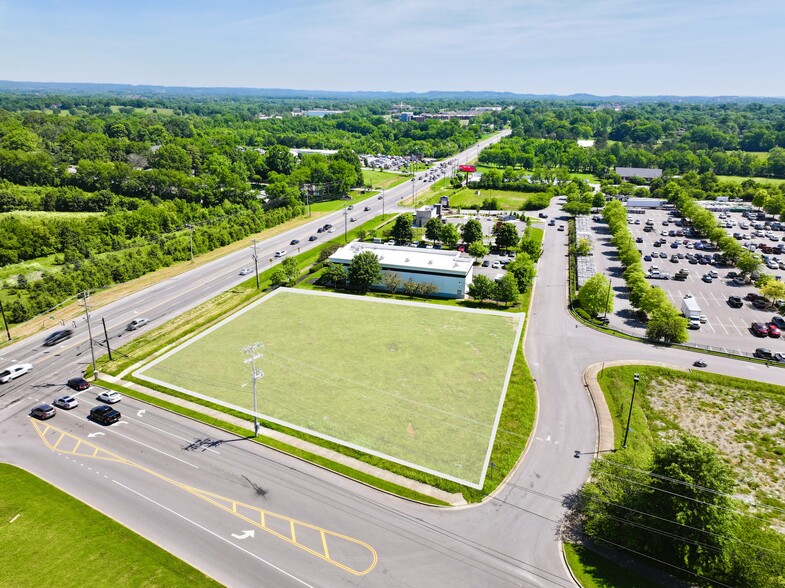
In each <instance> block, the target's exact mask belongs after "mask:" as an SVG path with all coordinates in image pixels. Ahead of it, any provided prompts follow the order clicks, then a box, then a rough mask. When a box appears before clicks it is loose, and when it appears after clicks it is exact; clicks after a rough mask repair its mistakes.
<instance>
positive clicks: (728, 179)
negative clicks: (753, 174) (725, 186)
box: [717, 176, 785, 184]
mask: <svg viewBox="0 0 785 588" xmlns="http://www.w3.org/2000/svg"><path fill="white" fill-rule="evenodd" d="M717 179H718V180H720V181H722V182H733V183H734V184H741V183H742V182H746V181H747V180H754V181H756V182H761V183H767V182H768V183H770V184H782V183H783V182H785V179H782V178H748V177H746V176H717Z"/></svg>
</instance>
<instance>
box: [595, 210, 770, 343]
mask: <svg viewBox="0 0 785 588" xmlns="http://www.w3.org/2000/svg"><path fill="white" fill-rule="evenodd" d="M668 213H669V211H667V210H660V209H657V210H647V211H645V212H644V213H643V214H629V215H628V222H629V225H628V226H629V229H630V232H631V233H632V238H633V239H635V241H636V244H637V248H638V249H639V250H640V251H641V252H642V255H644V256H650V257H651V260H647V258H646V257H644V261H643V266H644V269H645V270H647V271H649V270H650V269H652V268H653V267H654V266H657V267H658V268H659V270H660V272H667V273H668V274H670V276H671V279H650V283H651V284H652V285H656V286H658V287H660V288H662V289H663V290H665V291H666V292H667V294H668V296H669V297H670V299H671V301H672V302H673V304H674V305H675V306H676V308H678V309H681V306H682V300H683V298H684V296H685V295H686V294H688V293H689V294H692V296H693V297H694V298H695V300H696V301H697V303H698V305H699V306H700V309H701V313H702V314H703V315H704V316H705V322H704V323H703V324H702V325H701V328H700V329H699V330H691V331H690V341H691V342H692V343H696V344H699V345H710V346H712V347H721V348H725V349H732V350H740V351H744V352H752V351H754V350H755V348H757V347H768V348H769V349H771V350H772V351H773V352H775V353H776V352H780V353H785V340H783V338H779V339H777V338H772V337H765V338H764V337H755V336H754V335H753V334H752V333H751V331H750V325H751V324H752V323H753V322H764V323H768V322H770V321H771V319H772V317H773V316H774V315H775V314H776V311H774V310H771V309H769V310H759V309H757V308H755V307H754V306H753V305H752V303H751V302H750V301H748V300H744V297H745V296H747V295H748V294H750V293H756V292H757V290H756V288H755V287H754V285H752V284H750V285H738V284H736V283H735V282H734V280H733V279H732V278H731V277H728V274H729V273H731V275H733V274H732V272H734V271H737V270H736V268H734V267H730V266H718V265H717V264H716V262H712V263H708V262H699V261H697V259H695V256H696V254H698V253H700V254H701V255H709V256H713V254H714V253H717V252H716V251H706V250H702V249H696V247H700V245H698V243H699V241H700V239H697V238H695V237H694V236H691V235H690V233H689V230H688V228H686V227H683V226H678V225H679V224H682V223H681V219H679V218H676V217H674V216H669V214H668ZM715 215H717V216H718V214H716V213H715ZM649 219H651V223H652V224H651V225H650V226H651V228H652V230H651V231H650V232H646V231H644V228H645V227H646V223H647V221H649ZM742 219H743V217H742V216H741V213H729V214H728V215H727V218H723V219H719V220H722V221H723V222H726V221H727V222H729V223H735V224H734V226H733V227H727V228H726V230H727V231H728V232H729V233H730V234H733V233H734V232H739V231H740V229H739V228H738V223H739V222H740V221H741V220H742ZM744 220H747V219H744ZM747 222H748V223H749V221H747ZM664 223H667V224H664ZM591 228H592V229H593V233H594V234H593V237H594V243H595V246H594V258H595V263H596V265H597V271H599V272H602V273H604V274H605V275H606V276H609V277H610V279H611V285H612V287H613V289H614V292H615V308H614V312H613V313H612V315H611V314H609V316H608V318H609V319H610V321H611V322H610V324H611V326H613V327H616V328H619V329H622V330H626V331H632V332H635V333H636V334H641V333H642V332H643V331H644V330H645V325H644V324H643V323H642V322H640V321H638V320H637V319H636V318H635V316H634V312H633V310H632V308H631V307H630V304H629V302H628V299H627V288H626V285H625V282H624V279H623V277H622V275H621V265H620V263H619V260H618V255H617V253H616V249H615V248H614V247H613V246H612V245H611V244H610V233H609V232H608V229H607V225H605V223H604V222H602V221H600V222H597V221H594V220H592V222H591ZM679 232H681V233H682V234H678V233H679ZM741 232H742V233H743V232H744V231H743V230H742V231H741ZM746 232H747V233H748V234H749V233H750V231H749V230H747V231H746ZM663 233H664V234H663ZM773 234H774V235H775V236H777V237H778V238H779V240H778V241H773V240H770V239H769V238H766V237H765V234H764V236H763V237H758V236H754V235H751V236H750V239H747V240H743V239H742V240H741V242H742V243H744V242H749V243H764V242H765V243H768V244H769V245H776V244H777V243H778V242H781V241H782V239H783V237H785V231H773ZM660 240H662V241H664V243H661V244H659V245H657V246H655V241H660ZM655 254H656V257H654V255H655ZM688 255H692V256H693V258H694V259H693V260H692V262H690V260H689V259H688ZM773 256H774V257H777V258H779V259H780V261H785V254H780V255H777V254H773ZM682 269H686V270H687V272H688V274H687V277H686V279H685V280H684V281H677V280H674V279H673V276H674V275H675V274H676V273H677V272H678V271H679V270H682ZM763 271H764V272H766V273H770V274H772V275H774V276H775V277H777V276H779V279H781V280H782V279H785V270H782V269H776V270H774V269H764V270H763ZM710 272H714V275H716V276H717V277H716V278H712V280H711V282H708V281H704V280H703V276H704V275H706V274H709V273H710ZM730 296H738V297H740V298H742V301H743V303H744V304H743V306H742V307H741V308H732V307H731V306H729V305H728V302H727V301H728V297H730Z"/></svg>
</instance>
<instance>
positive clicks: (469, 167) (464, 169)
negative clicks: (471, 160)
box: [458, 165, 477, 173]
mask: <svg viewBox="0 0 785 588" xmlns="http://www.w3.org/2000/svg"><path fill="white" fill-rule="evenodd" d="M458 169H459V170H461V171H462V172H472V173H474V172H476V171H477V168H475V167H474V166H473V165H462V166H460V167H459V168H458Z"/></svg>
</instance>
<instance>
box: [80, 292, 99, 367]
mask: <svg viewBox="0 0 785 588" xmlns="http://www.w3.org/2000/svg"><path fill="white" fill-rule="evenodd" d="M89 292H90V291H89V290H85V291H84V292H82V300H83V301H84V315H85V318H86V319H87V336H88V337H89V338H90V355H91V356H92V358H93V380H97V379H98V369H97V368H96V367H95V348H94V347H93V331H92V329H91V328H90V313H89V312H88V309H89V307H88V306H87V298H88V296H89V295H90V294H89Z"/></svg>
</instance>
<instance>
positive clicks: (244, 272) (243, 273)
mask: <svg viewBox="0 0 785 588" xmlns="http://www.w3.org/2000/svg"><path fill="white" fill-rule="evenodd" d="M250 273H251V268H250V267H244V268H243V269H241V270H240V275H241V276H247V275H248V274H250Z"/></svg>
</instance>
